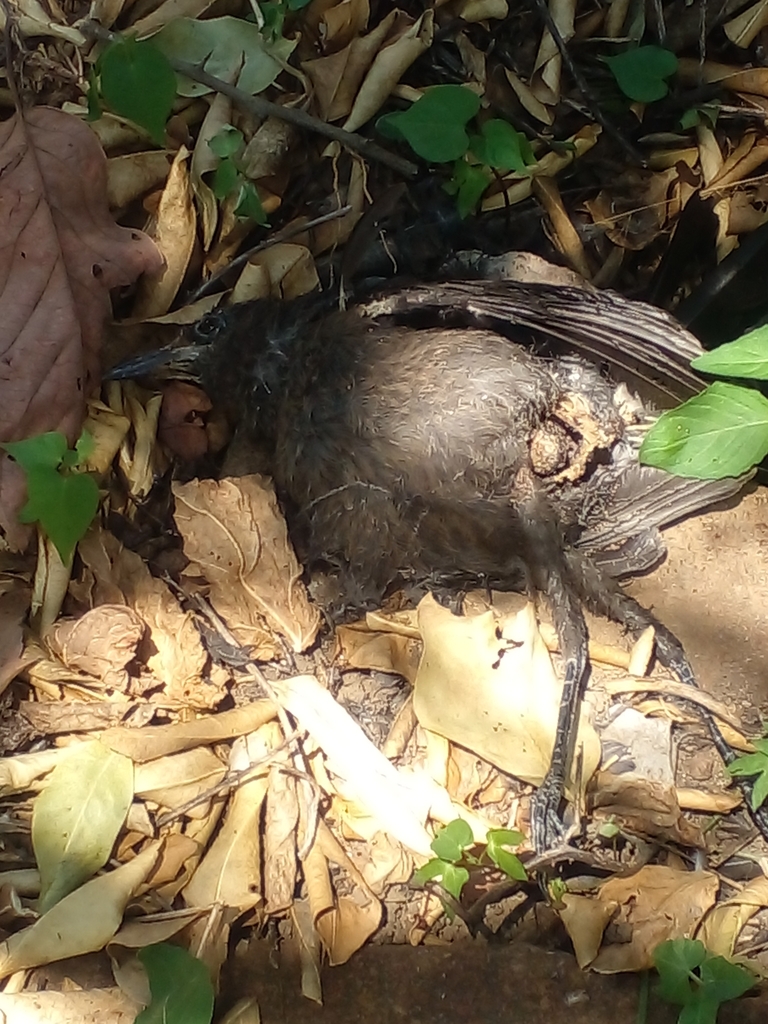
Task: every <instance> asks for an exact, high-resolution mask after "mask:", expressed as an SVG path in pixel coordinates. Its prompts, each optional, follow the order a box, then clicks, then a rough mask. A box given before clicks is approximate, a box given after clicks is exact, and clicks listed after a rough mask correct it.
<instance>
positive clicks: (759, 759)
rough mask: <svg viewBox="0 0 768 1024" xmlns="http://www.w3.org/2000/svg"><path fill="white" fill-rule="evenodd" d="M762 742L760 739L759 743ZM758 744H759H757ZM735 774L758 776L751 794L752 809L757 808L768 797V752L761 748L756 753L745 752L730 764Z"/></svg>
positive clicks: (731, 772)
mask: <svg viewBox="0 0 768 1024" xmlns="http://www.w3.org/2000/svg"><path fill="white" fill-rule="evenodd" d="M759 742H761V741H760V740H758V743H759ZM756 745H757V744H756ZM728 771H729V772H730V774H731V775H733V776H747V777H748V776H752V775H754V776H757V777H756V779H755V782H754V784H753V786H752V792H751V793H750V795H749V802H750V805H751V807H752V810H757V808H758V807H761V806H762V804H764V803H765V800H766V797H768V754H766V753H765V752H764V751H762V750H760V751H758V753H756V754H743V755H742V756H741V757H737V758H736V759H735V760H734V761H731V763H730V764H729V765H728Z"/></svg>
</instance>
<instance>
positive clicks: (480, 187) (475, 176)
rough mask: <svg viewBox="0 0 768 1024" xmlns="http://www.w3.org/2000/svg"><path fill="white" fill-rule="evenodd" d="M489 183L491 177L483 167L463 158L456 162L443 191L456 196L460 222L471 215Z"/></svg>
mask: <svg viewBox="0 0 768 1024" xmlns="http://www.w3.org/2000/svg"><path fill="white" fill-rule="evenodd" d="M490 183H491V176H490V174H489V173H488V171H486V170H485V168H484V167H480V166H479V165H477V164H469V163H467V161H466V160H465V159H463V158H462V159H461V160H457V161H456V163H455V164H454V167H453V175H452V176H451V178H450V180H449V181H447V182H446V183H445V190H446V192H447V193H448V194H449V195H455V196H456V208H457V209H458V211H459V216H460V217H461V219H462V220H463V219H464V218H465V217H466V216H468V215H469V214H470V213H472V211H473V210H474V209H475V207H476V206H477V204H478V203H479V202H480V199H481V197H482V195H483V192H485V190H486V189H487V188H488V186H489V185H490Z"/></svg>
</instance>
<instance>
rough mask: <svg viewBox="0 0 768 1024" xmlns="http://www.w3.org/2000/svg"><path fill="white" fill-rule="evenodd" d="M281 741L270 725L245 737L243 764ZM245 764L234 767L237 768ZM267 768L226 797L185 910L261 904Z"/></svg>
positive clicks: (186, 891)
mask: <svg viewBox="0 0 768 1024" xmlns="http://www.w3.org/2000/svg"><path fill="white" fill-rule="evenodd" d="M281 742H282V732H281V730H280V728H279V726H278V725H277V723H276V722H273V723H269V724H267V725H266V726H264V727H263V728H262V729H260V730H259V732H258V733H256V734H255V735H253V736H250V737H248V744H247V750H248V761H255V760H257V759H260V758H264V757H266V756H267V755H268V754H269V752H270V751H271V750H274V749H275V747H278V746H279V745H280V743H281ZM243 767H245V764H240V763H238V768H243ZM268 777H269V767H268V766H267V765H265V766H264V769H263V772H262V773H260V774H259V775H257V776H256V777H254V778H253V779H250V780H249V781H247V782H244V783H243V784H242V785H240V786H239V787H238V788H237V789H236V790H235V792H234V794H233V795H232V797H231V798H230V801H229V804H228V806H227V810H226V812H225V814H224V821H223V822H222V825H221V828H220V830H219V832H218V834H217V836H216V838H215V840H214V842H213V844H212V845H211V846H210V847H209V849H208V850H207V851H206V854H205V856H204V857H203V859H202V861H201V863H200V864H199V866H198V868H197V870H196V871H195V873H194V875H193V876H192V878H191V880H190V882H189V884H188V885H187V886H186V887H185V888H184V890H183V895H184V900H185V902H186V903H187V905H188V906H197V907H207V906H210V905H211V904H213V903H220V904H222V905H224V906H227V907H237V908H238V909H239V910H241V911H245V910H250V909H251V907H254V906H256V904H257V903H260V902H261V900H262V881H261V834H260V832H261V830H260V817H261V813H262V808H263V805H264V799H265V797H266V795H267V789H268V785H269V779H268Z"/></svg>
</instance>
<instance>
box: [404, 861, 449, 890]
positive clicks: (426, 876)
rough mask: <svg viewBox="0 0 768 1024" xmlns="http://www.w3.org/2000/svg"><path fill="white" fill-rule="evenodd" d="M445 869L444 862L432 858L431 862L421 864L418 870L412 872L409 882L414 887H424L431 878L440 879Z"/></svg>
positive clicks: (445, 863)
mask: <svg viewBox="0 0 768 1024" xmlns="http://www.w3.org/2000/svg"><path fill="white" fill-rule="evenodd" d="M446 867H447V862H446V861H444V860H440V858H439V857H433V858H432V860H428V861H427V863H426V864H422V866H421V867H420V868H417V870H416V871H414V873H413V875H412V876H411V881H412V882H413V884H414V885H426V883H427V882H431V881H432V879H433V878H442V876H443V872H444V871H445V869H446Z"/></svg>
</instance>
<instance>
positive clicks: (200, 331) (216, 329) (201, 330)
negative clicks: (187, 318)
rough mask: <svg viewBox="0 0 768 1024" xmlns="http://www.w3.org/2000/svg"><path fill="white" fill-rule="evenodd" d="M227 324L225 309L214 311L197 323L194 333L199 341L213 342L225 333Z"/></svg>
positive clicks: (193, 329)
mask: <svg viewBox="0 0 768 1024" xmlns="http://www.w3.org/2000/svg"><path fill="white" fill-rule="evenodd" d="M226 324H227V315H226V312H225V310H223V309H214V310H212V311H211V312H210V313H206V314H205V316H204V317H202V318H201V319H200V320H198V321H197V323H196V324H195V326H194V327H193V328H192V332H193V334H194V336H195V337H196V338H197V340H198V341H201V342H206V343H207V342H211V341H215V339H216V338H217V337H218V336H219V335H220V334H221V333H222V332H223V330H224V328H225V327H226Z"/></svg>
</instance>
